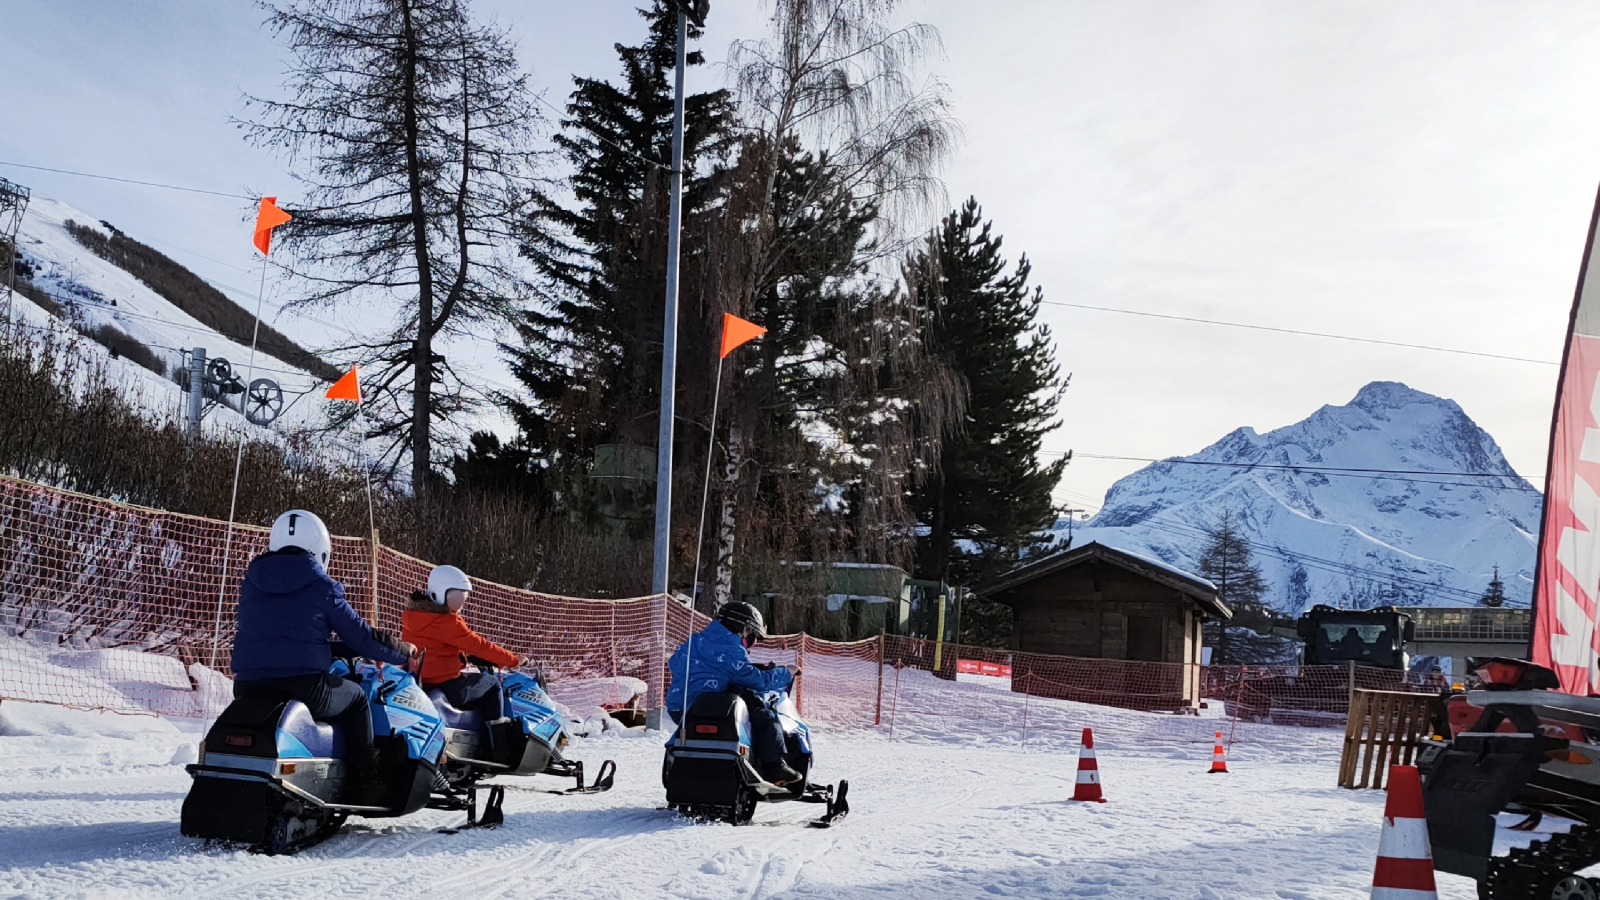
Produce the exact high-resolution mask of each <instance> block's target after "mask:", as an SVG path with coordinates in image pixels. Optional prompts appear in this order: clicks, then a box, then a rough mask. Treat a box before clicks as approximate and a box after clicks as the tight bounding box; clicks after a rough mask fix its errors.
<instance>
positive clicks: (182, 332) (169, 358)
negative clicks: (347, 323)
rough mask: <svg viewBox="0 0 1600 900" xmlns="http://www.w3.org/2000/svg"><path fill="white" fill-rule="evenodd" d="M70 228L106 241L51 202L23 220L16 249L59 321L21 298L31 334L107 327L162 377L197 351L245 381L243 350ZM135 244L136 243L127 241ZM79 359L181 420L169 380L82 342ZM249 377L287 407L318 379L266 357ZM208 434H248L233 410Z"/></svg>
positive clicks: (36, 205) (86, 217) (300, 410)
mask: <svg viewBox="0 0 1600 900" xmlns="http://www.w3.org/2000/svg"><path fill="white" fill-rule="evenodd" d="M68 221H72V222H76V223H78V224H79V225H84V226H87V227H90V228H92V229H94V230H95V231H97V232H99V233H101V234H103V235H108V236H109V234H110V231H109V230H108V229H106V228H105V227H104V226H103V225H102V224H100V222H99V220H98V217H96V216H94V215H91V214H90V213H87V212H84V211H82V210H79V209H75V208H73V207H71V206H69V205H67V204H65V203H62V202H60V201H57V200H48V199H44V198H38V197H36V198H34V199H33V201H32V202H31V203H30V204H29V206H28V211H27V214H26V215H25V216H24V217H23V220H22V230H21V233H20V234H19V236H18V240H17V249H18V251H19V254H20V256H21V258H22V259H23V260H24V261H25V262H26V263H28V264H29V265H30V266H31V267H32V268H33V276H32V279H31V280H32V284H33V286H34V287H36V288H38V289H39V290H41V291H43V292H45V293H46V294H48V295H50V296H51V297H52V298H53V299H54V301H55V302H56V303H57V304H58V305H59V306H60V307H61V308H60V311H59V313H57V314H55V315H53V314H52V313H51V311H49V310H47V309H45V308H43V307H41V306H39V305H37V304H35V303H33V302H31V301H30V300H28V299H27V298H26V297H24V296H22V295H21V294H20V293H19V294H18V295H17V296H16V298H15V300H14V305H15V308H16V309H17V312H18V315H19V317H20V318H21V320H22V321H23V322H24V323H25V324H27V325H29V326H32V327H33V328H35V329H42V328H50V327H56V328H60V327H61V326H63V325H66V326H74V327H76V328H77V330H79V331H80V332H87V331H93V330H94V329H96V328H99V327H102V326H109V327H111V328H114V329H116V330H117V331H120V332H122V333H123V334H126V335H128V336H129V337H131V338H133V339H134V340H136V341H138V342H139V343H141V344H144V345H145V346H146V347H148V348H150V350H151V351H153V352H154V353H155V355H156V356H157V357H158V358H159V359H160V362H162V363H164V364H165V366H166V368H167V370H168V371H169V372H172V371H176V370H177V369H179V368H180V367H181V366H182V365H183V353H182V351H183V350H185V349H187V348H192V347H204V348H205V349H206V352H207V356H208V357H209V358H216V357H219V356H220V357H223V358H225V359H227V360H229V361H230V362H232V363H233V365H234V369H235V372H236V373H237V375H238V376H239V377H240V378H243V377H244V376H245V366H246V361H247V360H248V359H249V357H250V348H249V346H248V343H245V344H241V343H239V342H236V341H233V340H229V339H228V338H226V337H224V336H222V335H221V334H219V333H218V332H217V331H215V330H214V329H212V328H209V327H207V326H206V324H205V323H203V322H201V321H199V320H198V319H196V318H195V317H193V316H191V315H189V314H188V313H186V312H184V311H183V310H182V309H179V308H178V307H177V306H175V305H173V304H172V303H170V302H168V301H167V300H166V299H165V298H163V297H162V296H161V295H159V294H157V293H156V292H155V291H153V290H151V289H150V288H149V287H147V286H146V285H145V284H143V283H142V282H140V281H139V280H138V279H137V278H135V277H134V276H133V275H131V274H129V273H128V272H126V271H124V270H123V269H121V268H119V267H117V266H116V265H114V264H112V263H110V262H108V261H106V260H104V259H101V258H100V257H98V256H96V255H95V254H94V253H93V252H91V251H90V250H89V249H88V248H86V247H84V246H83V245H82V244H81V243H79V242H78V241H77V240H76V239H75V238H74V237H73V236H72V235H71V234H70V233H69V232H68V231H67V228H66V223H67V222H68ZM134 237H135V239H137V236H134ZM82 344H83V346H84V348H85V349H86V352H90V353H96V354H100V355H101V356H102V357H105V358H106V359H107V362H108V364H109V365H110V367H111V370H112V372H111V374H112V377H113V379H115V380H117V381H118V382H119V383H120V384H122V385H123V386H124V388H125V393H126V394H127V395H128V396H129V398H130V399H134V400H135V401H137V402H139V403H142V404H143V405H145V406H147V407H149V408H150V409H152V410H154V411H157V412H160V413H163V414H170V415H180V410H181V409H182V404H183V399H182V394H183V392H182V389H181V388H180V387H179V386H178V385H177V384H176V383H175V382H174V381H173V380H172V379H171V378H169V377H163V376H162V375H160V374H157V373H156V372H154V371H151V370H150V369H149V368H146V367H144V366H139V365H135V364H134V363H132V362H131V361H129V360H127V359H117V360H112V359H110V358H109V356H110V354H109V353H108V352H107V351H105V350H104V348H102V347H101V346H100V345H99V344H96V343H94V342H93V341H83V342H82ZM256 376H257V377H265V378H271V379H273V380H275V381H277V382H278V383H279V385H280V386H281V387H282V389H283V392H284V400H285V403H286V404H289V403H290V402H291V401H293V400H294V399H295V397H296V396H298V395H300V394H302V393H304V392H305V391H307V390H309V389H311V388H312V387H313V386H314V385H315V384H316V383H318V379H317V378H315V377H313V376H312V375H310V374H309V373H307V372H306V371H304V370H303V369H301V368H297V367H294V366H291V365H290V364H288V363H285V362H283V361H282V360H278V359H274V358H272V357H269V356H266V355H265V354H261V353H258V354H257V356H256ZM315 412H316V406H315V404H306V403H301V404H296V405H292V406H289V407H288V409H287V412H286V414H285V416H284V417H283V418H281V419H280V420H279V422H278V423H277V424H278V427H293V426H294V425H296V424H299V423H303V422H305V421H306V418H305V417H306V416H308V415H312V414H315ZM206 424H207V427H208V428H210V427H216V426H218V425H221V426H225V427H228V428H234V427H238V426H241V425H243V426H245V427H251V428H253V427H254V426H249V425H247V424H246V423H245V421H244V418H243V417H242V416H240V415H237V414H236V413H234V412H233V411H232V410H228V409H223V408H218V407H214V408H213V409H212V411H211V412H208V413H207V416H206Z"/></svg>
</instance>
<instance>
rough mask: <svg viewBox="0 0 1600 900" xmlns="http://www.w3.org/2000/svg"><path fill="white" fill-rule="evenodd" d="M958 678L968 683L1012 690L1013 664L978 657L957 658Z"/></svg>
mask: <svg viewBox="0 0 1600 900" xmlns="http://www.w3.org/2000/svg"><path fill="white" fill-rule="evenodd" d="M956 680H957V681H961V682H965V683H967V684H987V685H991V686H994V687H999V688H1004V689H1006V690H1008V691H1009V690H1011V666H1010V665H1009V664H1007V663H992V662H983V661H981V660H976V659H958V660H956Z"/></svg>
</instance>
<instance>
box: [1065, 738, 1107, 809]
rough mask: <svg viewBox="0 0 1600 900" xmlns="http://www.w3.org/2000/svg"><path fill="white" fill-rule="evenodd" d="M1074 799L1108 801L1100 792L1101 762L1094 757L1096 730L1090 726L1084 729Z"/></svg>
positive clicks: (1073, 793)
mask: <svg viewBox="0 0 1600 900" xmlns="http://www.w3.org/2000/svg"><path fill="white" fill-rule="evenodd" d="M1072 799H1074V800H1087V801H1089V802H1091V803H1104V802H1106V798H1105V797H1104V796H1102V795H1101V793H1100V764H1099V763H1098V762H1096V761H1095V758H1094V731H1093V730H1091V729H1088V728H1085V729H1084V730H1083V750H1082V751H1081V752H1079V754H1078V786H1077V788H1075V789H1074V790H1073V792H1072Z"/></svg>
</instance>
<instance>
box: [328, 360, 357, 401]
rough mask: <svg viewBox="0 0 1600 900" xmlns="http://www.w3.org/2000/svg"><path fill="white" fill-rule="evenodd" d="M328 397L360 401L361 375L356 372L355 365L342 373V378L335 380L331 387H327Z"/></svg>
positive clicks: (330, 398)
mask: <svg viewBox="0 0 1600 900" xmlns="http://www.w3.org/2000/svg"><path fill="white" fill-rule="evenodd" d="M328 399H329V400H354V401H355V402H357V403H360V402H361V376H360V375H359V374H357V372H356V367H355V366H351V367H350V371H348V372H346V373H344V377H343V378H340V379H339V380H338V381H335V382H334V383H333V387H331V388H328Z"/></svg>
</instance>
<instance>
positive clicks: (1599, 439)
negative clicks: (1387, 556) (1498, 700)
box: [1532, 201, 1600, 695]
mask: <svg viewBox="0 0 1600 900" xmlns="http://www.w3.org/2000/svg"><path fill="white" fill-rule="evenodd" d="M1597 217H1600V201H1597V202H1596V206H1595V214H1594V216H1592V217H1591V218H1590V222H1589V240H1588V243H1587V244H1586V245H1585V246H1584V251H1583V265H1582V267H1581V268H1580V270H1579V272H1578V290H1577V295H1576V297H1574V299H1573V303H1572V318H1571V321H1570V324H1569V325H1568V326H1567V346H1566V351H1565V353H1564V354H1563V356H1562V361H1561V376H1560V379H1559V380H1558V382H1557V385H1556V403H1555V416H1554V421H1553V422H1552V423H1551V428H1550V462H1549V465H1548V466H1547V467H1546V469H1545V498H1544V516H1543V520H1542V522H1541V525H1540V528H1539V559H1538V568H1537V569H1536V571H1535V575H1534V584H1533V592H1534V593H1533V603H1534V613H1533V615H1534V625H1533V648H1532V649H1533V661H1534V662H1536V663H1538V664H1539V665H1542V666H1548V667H1550V668H1552V669H1554V670H1555V672H1556V675H1557V676H1558V677H1559V678H1560V679H1561V689H1562V690H1563V691H1567V692H1569V693H1573V694H1579V695H1587V694H1600V655H1597V654H1600V650H1597V649H1596V631H1595V620H1596V617H1597V609H1596V604H1597V603H1600V271H1596V265H1597V260H1596V257H1595V253H1594V236H1595V222H1596V218H1597Z"/></svg>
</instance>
